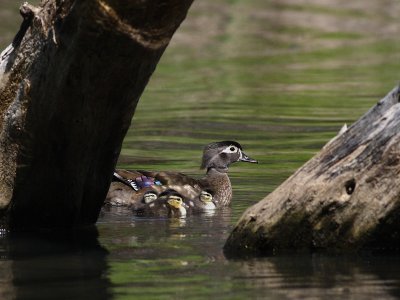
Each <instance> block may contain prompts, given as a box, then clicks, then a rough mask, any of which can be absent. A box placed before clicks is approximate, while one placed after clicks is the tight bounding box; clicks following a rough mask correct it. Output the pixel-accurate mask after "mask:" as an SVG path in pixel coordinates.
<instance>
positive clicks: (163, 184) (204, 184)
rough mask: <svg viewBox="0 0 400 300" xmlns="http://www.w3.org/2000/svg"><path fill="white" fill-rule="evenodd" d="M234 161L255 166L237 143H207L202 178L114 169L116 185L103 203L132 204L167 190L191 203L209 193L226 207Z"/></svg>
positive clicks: (170, 173)
mask: <svg viewBox="0 0 400 300" xmlns="http://www.w3.org/2000/svg"><path fill="white" fill-rule="evenodd" d="M237 161H243V162H250V163H257V161H256V160H254V159H251V158H249V157H248V156H247V155H246V154H244V152H243V150H242V146H241V145H240V144H239V143H237V142H234V141H223V142H215V143H211V144H208V145H207V146H206V147H205V148H204V151H203V159H202V165H201V168H202V169H206V170H207V172H206V175H205V177H203V178H201V179H194V178H191V177H189V176H187V175H185V174H182V173H176V172H152V171H127V170H116V171H115V173H114V178H115V182H113V183H112V184H111V187H110V190H109V193H108V195H107V199H106V201H107V202H109V203H111V204H112V203H123V204H122V205H135V204H136V203H138V202H140V201H141V200H142V198H143V195H144V193H145V192H147V191H149V190H153V191H155V192H157V193H158V194H159V193H161V192H163V191H165V190H167V189H173V190H175V191H176V192H177V193H179V194H180V195H182V196H183V197H184V198H185V199H191V200H193V199H196V198H198V197H199V195H200V193H201V192H202V191H205V190H209V191H211V192H212V195H213V202H214V203H215V204H216V206H217V207H221V206H227V205H229V204H230V202H231V199H232V186H231V182H230V180H229V177H228V174H227V172H228V168H229V165H230V164H231V163H234V162H237ZM116 198H118V199H119V200H118V201H117V200H116Z"/></svg>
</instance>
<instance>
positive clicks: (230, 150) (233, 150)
mask: <svg viewBox="0 0 400 300" xmlns="http://www.w3.org/2000/svg"><path fill="white" fill-rule="evenodd" d="M238 151H240V149H239V148H238V147H236V146H233V145H230V146H228V147H226V148H225V149H224V151H222V153H237V152H238Z"/></svg>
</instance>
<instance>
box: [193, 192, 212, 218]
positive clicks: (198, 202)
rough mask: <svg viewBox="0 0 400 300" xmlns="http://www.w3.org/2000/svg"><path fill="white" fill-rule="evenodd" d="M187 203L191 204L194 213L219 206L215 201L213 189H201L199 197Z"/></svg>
mask: <svg viewBox="0 0 400 300" xmlns="http://www.w3.org/2000/svg"><path fill="white" fill-rule="evenodd" d="M187 205H188V206H189V208H190V211H191V212H194V213H196V212H204V211H212V210H214V209H216V208H217V206H216V205H215V203H214V202H213V196H212V192H211V191H201V192H200V194H199V196H198V197H196V198H194V199H191V200H188V201H187Z"/></svg>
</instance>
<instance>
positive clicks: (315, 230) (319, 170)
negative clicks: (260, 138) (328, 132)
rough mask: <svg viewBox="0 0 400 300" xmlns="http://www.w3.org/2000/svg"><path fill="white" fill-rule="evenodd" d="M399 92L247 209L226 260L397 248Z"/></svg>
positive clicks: (399, 235)
mask: <svg viewBox="0 0 400 300" xmlns="http://www.w3.org/2000/svg"><path fill="white" fill-rule="evenodd" d="M399 101H400V88H398V87H396V88H395V89H393V90H392V91H391V92H390V93H389V94H388V95H387V96H386V97H385V98H384V99H382V100H381V101H379V102H378V103H377V104H376V105H375V106H374V107H373V108H372V109H371V110H370V111H368V112H367V113H366V114H365V115H364V116H363V117H362V118H360V119H359V120H358V121H357V122H356V123H354V124H353V125H352V126H351V127H350V128H348V129H347V130H346V131H344V132H341V133H340V134H339V135H338V136H337V137H335V138H334V139H332V140H331V141H330V142H329V143H328V144H327V145H325V146H324V147H323V149H322V150H321V151H320V152H319V153H318V154H317V155H315V156H314V157H313V158H312V159H311V160H310V161H308V162H307V163H306V164H304V165H303V166H302V167H301V168H300V169H299V170H297V171H296V172H295V173H294V174H293V175H292V176H291V177H290V178H288V179H287V180H286V181H285V182H284V183H283V184H282V185H280V186H279V187H278V188H277V189H276V190H275V191H273V192H272V193H271V194H269V195H268V196H267V197H266V198H265V199H263V200H262V201H260V202H259V203H257V204H255V205H254V206H252V207H250V208H249V209H247V210H246V212H245V213H244V214H243V215H242V217H241V218H240V220H239V221H238V223H237V224H236V226H235V228H234V230H233V231H232V233H231V235H230V236H229V238H228V240H227V242H226V244H225V247H224V250H225V253H226V254H227V255H230V256H236V255H267V254H271V253H276V252H279V251H286V250H316V249H323V250H328V251H335V252H336V251H357V250H359V249H362V248H370V247H371V248H380V249H397V248H398V247H400V246H399V245H400V243H399V242H400V103H399Z"/></svg>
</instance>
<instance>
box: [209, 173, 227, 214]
mask: <svg viewBox="0 0 400 300" xmlns="http://www.w3.org/2000/svg"><path fill="white" fill-rule="evenodd" d="M227 172H228V169H217V168H209V169H208V170H207V174H206V178H205V179H206V180H207V183H208V185H209V186H210V188H211V190H213V192H214V195H213V202H215V203H216V205H217V206H227V205H229V204H230V203H231V199H232V186H231V181H230V180H229V176H228V173H227Z"/></svg>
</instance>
